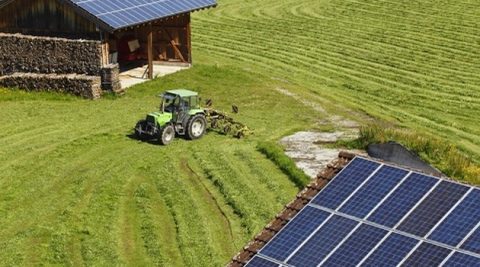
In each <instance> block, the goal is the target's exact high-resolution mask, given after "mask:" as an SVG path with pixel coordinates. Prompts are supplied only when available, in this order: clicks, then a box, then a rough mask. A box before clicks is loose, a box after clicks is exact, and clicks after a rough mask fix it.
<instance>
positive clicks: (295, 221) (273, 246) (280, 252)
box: [259, 207, 333, 261]
mask: <svg viewBox="0 0 480 267" xmlns="http://www.w3.org/2000/svg"><path fill="white" fill-rule="evenodd" d="M309 210H311V211H312V212H317V213H318V214H322V216H324V215H325V218H324V219H321V220H319V221H318V222H311V224H310V225H304V224H306V223H309V222H307V220H308V219H309V216H310V215H311V214H309ZM332 215H333V214H331V213H330V212H325V211H323V210H319V209H315V208H313V207H311V209H309V208H308V207H305V208H304V209H302V210H301V211H299V212H298V213H297V214H296V215H295V216H294V217H293V218H292V219H291V220H290V221H289V222H288V223H287V225H285V226H284V227H283V228H282V229H281V230H280V231H279V232H278V233H277V234H276V235H275V236H274V237H273V238H272V239H271V240H270V241H269V242H268V243H267V244H266V245H265V246H264V247H263V248H262V249H261V250H260V251H259V253H260V254H262V255H265V256H268V257H271V258H274V259H277V260H280V261H286V259H288V257H289V256H291V254H292V253H294V251H295V248H297V247H298V246H301V245H302V244H303V243H305V240H307V239H308V238H309V237H310V236H311V235H313V234H312V233H314V232H315V231H316V229H318V228H319V226H322V225H323V224H325V222H327V221H328V220H329V219H330V218H331V216H332ZM304 217H305V218H304ZM299 218H302V220H301V221H299ZM301 224H302V225H304V226H305V228H306V229H303V230H304V231H305V232H304V233H301V236H299V235H295V236H293V237H291V238H289V237H288V236H287V237H284V236H285V235H289V234H290V233H289V231H290V228H291V227H296V226H297V225H301ZM286 238H288V239H287V240H285V239H286ZM297 238H298V240H295V239H297ZM292 241H293V242H294V243H295V244H293V246H294V247H293V249H292V248H290V249H289V246H288V245H292V244H291V243H286V242H292ZM285 253H286V254H285Z"/></svg>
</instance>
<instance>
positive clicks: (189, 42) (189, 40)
mask: <svg viewBox="0 0 480 267" xmlns="http://www.w3.org/2000/svg"><path fill="white" fill-rule="evenodd" d="M190 22H191V20H190V14H188V23H187V51H188V63H190V64H192V28H191V23H190Z"/></svg>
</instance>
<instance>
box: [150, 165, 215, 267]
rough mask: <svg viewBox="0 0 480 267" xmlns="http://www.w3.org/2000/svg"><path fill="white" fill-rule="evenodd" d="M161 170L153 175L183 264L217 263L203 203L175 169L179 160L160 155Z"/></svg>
mask: <svg viewBox="0 0 480 267" xmlns="http://www.w3.org/2000/svg"><path fill="white" fill-rule="evenodd" d="M161 160H162V165H163V166H162V169H163V170H162V171H160V170H158V171H157V172H156V176H155V179H154V180H155V185H156V189H157V192H158V194H160V195H161V196H162V198H163V199H164V200H165V203H166V205H167V207H168V209H169V212H170V213H171V214H172V217H173V218H174V221H175V225H176V233H177V234H176V238H177V244H178V246H179V249H180V252H181V255H182V259H183V261H184V263H185V265H186V266H207V265H220V264H222V263H220V262H219V258H218V257H217V256H218V253H219V250H218V248H217V247H216V246H215V245H216V244H213V243H212V240H210V239H209V229H208V226H207V225H206V221H205V218H203V216H202V215H203V213H204V210H203V207H202V203H200V202H197V200H198V197H194V196H195V195H196V192H195V191H192V188H191V187H190V186H189V185H188V183H187V182H186V181H185V180H188V178H187V177H185V176H184V175H183V174H182V173H180V172H179V170H178V169H177V167H178V165H177V164H179V163H178V161H177V160H176V159H173V158H170V157H163V158H162V159H161Z"/></svg>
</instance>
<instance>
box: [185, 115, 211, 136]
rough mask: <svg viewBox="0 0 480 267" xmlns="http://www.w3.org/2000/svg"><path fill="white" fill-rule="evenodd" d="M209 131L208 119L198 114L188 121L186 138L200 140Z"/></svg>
mask: <svg viewBox="0 0 480 267" xmlns="http://www.w3.org/2000/svg"><path fill="white" fill-rule="evenodd" d="M206 130H207V119H206V118H205V115H203V114H197V115H194V116H192V117H190V119H189V120H188V123H187V132H186V137H187V138H188V139H190V140H194V139H198V138H200V137H202V136H203V135H204V134H205V131H206Z"/></svg>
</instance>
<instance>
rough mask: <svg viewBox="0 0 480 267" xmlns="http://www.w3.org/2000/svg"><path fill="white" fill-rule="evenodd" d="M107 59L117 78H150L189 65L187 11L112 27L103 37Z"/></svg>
mask: <svg viewBox="0 0 480 267" xmlns="http://www.w3.org/2000/svg"><path fill="white" fill-rule="evenodd" d="M104 42H105V44H106V49H107V50H108V53H106V54H108V58H107V59H105V60H106V61H108V63H118V64H119V66H120V78H122V76H124V77H130V78H133V79H139V80H141V79H152V78H154V77H156V76H163V75H166V74H169V73H172V72H175V71H178V70H180V69H184V68H188V67H190V66H191V63H192V58H191V40H190V14H188V13H187V14H185V15H181V16H177V17H174V18H169V19H167V20H161V21H156V22H152V23H150V24H147V25H143V26H138V27H131V28H127V29H123V30H120V31H116V32H114V33H112V34H108V36H105V37H104Z"/></svg>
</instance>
